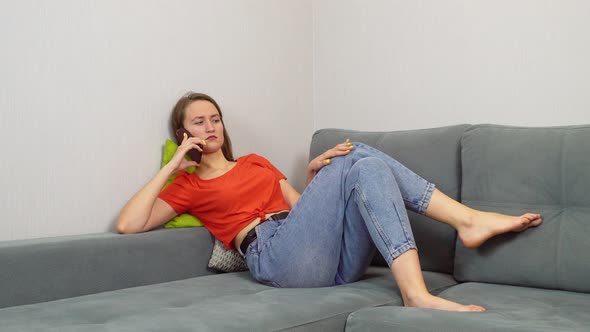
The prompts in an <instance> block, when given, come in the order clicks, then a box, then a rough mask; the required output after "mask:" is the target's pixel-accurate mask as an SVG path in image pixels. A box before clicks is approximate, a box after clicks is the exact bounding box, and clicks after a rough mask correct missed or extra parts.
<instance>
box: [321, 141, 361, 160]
mask: <svg viewBox="0 0 590 332" xmlns="http://www.w3.org/2000/svg"><path fill="white" fill-rule="evenodd" d="M353 149H354V145H353V144H352V143H351V142H350V139H348V138H347V139H346V141H345V142H344V143H340V144H338V145H336V146H335V147H333V148H332V149H330V150H328V151H326V152H325V153H324V154H323V155H322V167H324V166H327V165H330V163H331V162H332V160H331V159H332V158H334V157H339V156H345V155H347V154H348V153H350V151H352V150H353Z"/></svg>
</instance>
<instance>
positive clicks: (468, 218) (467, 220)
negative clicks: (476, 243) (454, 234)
mask: <svg viewBox="0 0 590 332" xmlns="http://www.w3.org/2000/svg"><path fill="white" fill-rule="evenodd" d="M481 213H482V212H481V211H478V210H475V209H471V208H470V209H469V210H468V211H467V212H466V213H465V216H464V217H463V219H462V220H461V227H462V228H471V227H473V225H475V223H476V222H477V220H478V219H480V218H481Z"/></svg>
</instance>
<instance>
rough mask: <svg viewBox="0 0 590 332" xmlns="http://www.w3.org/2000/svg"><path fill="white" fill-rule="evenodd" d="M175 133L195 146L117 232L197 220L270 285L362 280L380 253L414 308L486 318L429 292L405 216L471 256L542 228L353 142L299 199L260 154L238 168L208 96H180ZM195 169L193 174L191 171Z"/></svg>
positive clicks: (316, 164)
mask: <svg viewBox="0 0 590 332" xmlns="http://www.w3.org/2000/svg"><path fill="white" fill-rule="evenodd" d="M171 124H172V127H173V128H172V129H173V130H174V131H175V132H176V131H177V130H179V129H182V128H185V129H186V130H187V131H188V132H189V133H190V134H191V135H192V137H190V135H186V134H185V135H184V139H183V141H182V143H181V144H180V146H179V147H178V150H177V151H176V154H175V155H174V157H173V158H172V160H171V161H170V162H169V163H168V164H167V165H166V166H165V167H163V168H162V169H161V170H160V171H159V172H158V173H157V175H156V176H155V177H154V178H153V179H152V180H151V181H149V182H148V183H147V184H146V185H145V186H144V187H143V188H142V189H141V190H140V191H139V192H138V193H137V194H135V195H134V196H133V197H132V198H131V200H129V202H128V203H127V204H126V205H125V207H124V208H123V209H122V211H121V214H120V216H119V218H118V221H117V229H118V231H119V232H120V233H137V232H145V231H149V230H151V229H154V228H156V227H159V226H161V225H162V224H164V223H165V222H167V221H168V220H170V219H172V218H173V217H174V216H176V215H178V214H182V213H185V212H189V213H191V214H193V215H196V216H198V217H199V219H200V220H201V222H202V223H203V224H204V226H205V227H207V229H208V230H209V231H210V232H211V233H212V234H213V235H214V236H215V237H216V238H218V239H219V240H220V241H221V242H223V243H224V245H225V246H226V247H227V248H236V249H238V251H239V252H240V253H241V254H242V255H244V256H245V259H246V262H247V265H248V267H249V269H250V273H251V274H252V276H253V277H254V278H255V279H256V280H258V281H259V282H261V283H263V284H266V285H270V286H274V287H324V286H333V285H339V284H345V283H350V282H354V281H356V280H358V279H359V278H360V277H361V276H362V275H363V274H364V273H365V270H366V269H367V267H368V265H369V264H370V262H371V260H372V258H373V254H374V251H375V248H377V250H379V251H380V253H381V254H382V255H383V257H384V258H385V260H386V262H387V264H388V265H389V266H390V268H391V272H392V273H393V276H394V278H395V281H396V282H397V285H398V287H399V289H400V291H401V294H402V297H403V301H404V304H405V305H406V306H412V307H422V308H435V309H443V310H454V311H485V308H483V307H481V306H477V305H463V304H459V303H455V302H451V301H447V300H445V299H442V298H439V297H436V296H433V295H431V294H430V293H429V292H428V290H427V288H426V286H425V283H424V279H423V277H422V272H421V269H420V262H419V260H418V254H417V248H416V244H415V242H414V238H413V235H412V230H411V228H410V223H409V219H408V215H407V213H406V208H407V209H410V210H412V211H415V212H417V213H420V214H425V215H426V216H428V217H430V218H432V219H434V220H437V221H440V222H443V223H445V224H448V225H450V226H452V227H453V228H454V229H456V230H457V232H458V236H459V238H460V239H461V240H462V241H463V243H464V245H465V246H466V247H469V248H477V247H478V246H479V245H481V244H482V243H483V242H484V241H486V240H487V239H489V238H491V237H493V236H495V235H498V234H501V233H505V232H510V231H513V232H520V231H523V230H525V229H527V228H528V227H532V226H538V225H539V224H540V223H541V222H542V218H541V215H539V214H533V213H525V214H523V215H522V216H508V215H502V214H496V213H489V212H483V211H478V210H474V209H471V208H469V207H467V206H465V205H463V204H461V203H459V202H457V201H455V200H453V199H451V198H450V197H448V196H446V195H445V194H444V193H442V192H441V191H439V190H438V189H436V188H435V186H434V184H432V183H430V182H428V181H427V180H425V179H423V178H421V177H420V176H418V175H416V174H415V173H414V172H412V171H411V170H409V169H408V168H406V167H405V166H404V165H402V164H400V163H399V162H398V161H396V160H394V159H392V158H391V157H389V156H388V155H386V154H384V153H382V152H381V151H378V150H376V149H374V148H372V147H369V146H367V145H364V144H361V143H351V142H350V141H348V140H347V141H346V142H343V143H341V144H338V145H336V146H335V147H334V148H332V149H330V150H328V151H326V152H324V153H323V154H321V155H320V156H318V157H317V158H315V159H314V160H312V161H311V162H310V163H309V165H308V167H307V175H308V177H307V179H308V181H307V183H308V185H307V188H306V189H305V191H304V192H303V194H299V193H298V192H297V191H296V190H295V189H294V188H293V187H292V186H291V185H290V184H289V183H288V182H287V181H286V177H285V176H284V175H283V174H282V173H281V172H280V171H279V170H278V169H277V168H275V167H274V166H273V165H272V164H271V163H270V162H269V161H268V160H266V159H265V158H263V157H261V156H258V155H256V154H250V155H246V156H243V157H240V158H238V159H237V160H234V157H233V154H232V149H231V142H230V139H229V136H228V134H227V131H226V130H225V127H224V123H223V116H222V113H221V109H220V108H219V106H218V104H217V103H216V102H215V100H213V99H212V98H211V97H209V96H207V95H205V94H200V93H189V94H187V95H185V96H183V97H182V98H180V100H179V101H178V102H177V103H176V105H175V107H174V108H173V110H172V115H171ZM192 149H197V150H198V151H199V152H202V159H201V161H200V163H199V164H198V163H197V162H195V161H188V160H186V159H185V158H184V156H185V154H187V152H189V150H192ZM197 165H198V166H199V167H198V168H197V170H196V171H195V172H194V173H193V174H188V173H187V172H185V171H183V170H184V169H185V168H187V167H190V166H197ZM179 171H181V172H180V173H179V174H178V176H177V178H176V179H175V180H174V181H173V182H172V183H171V184H170V185H169V186H168V187H167V188H166V189H165V190H163V191H161V190H162V188H163V187H164V185H165V183H166V180H167V179H168V178H169V177H170V176H171V175H173V174H175V173H176V172H179Z"/></svg>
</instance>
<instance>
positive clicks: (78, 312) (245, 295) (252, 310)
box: [0, 263, 456, 331]
mask: <svg viewBox="0 0 590 332" xmlns="http://www.w3.org/2000/svg"><path fill="white" fill-rule="evenodd" d="M205 264H206V263H205ZM425 280H426V284H427V286H428V288H429V289H430V290H431V291H432V292H433V293H438V291H439V290H441V289H445V288H448V287H449V286H451V285H454V284H456V283H455V281H454V280H453V278H452V277H451V276H450V275H447V274H441V273H431V272H426V273H425ZM383 304H396V305H399V304H401V298H400V295H399V290H398V289H397V288H396V287H395V282H394V281H393V277H392V276H391V273H390V271H389V269H387V268H383V267H372V268H370V269H369V271H368V272H367V274H366V275H365V277H364V279H363V280H361V281H359V282H355V283H352V284H348V285H341V286H335V287H325V288H307V289H296V288H272V287H268V286H264V285H262V284H260V283H258V282H256V281H255V280H253V279H252V277H251V276H250V274H249V273H248V272H239V273H226V274H219V275H214V276H203V277H199V278H191V279H185V280H179V281H173V282H167V283H160V284H156V285H149V286H141V287H135V288H127V289H123V290H118V291H111V292H104V293H99V294H92V295H86V296H81V297H75V298H69V299H63V300H57V301H53V302H46V303H38V304H30V305H24V306H17V307H11V308H4V309H0V322H2V323H1V326H0V330H2V331H276V330H291V331H303V330H305V331H326V330H332V331H333V330H338V327H340V330H341V328H342V327H343V326H344V322H345V320H346V317H347V315H348V314H349V313H350V312H352V311H355V310H357V309H359V308H363V307H367V306H369V307H370V306H377V305H383Z"/></svg>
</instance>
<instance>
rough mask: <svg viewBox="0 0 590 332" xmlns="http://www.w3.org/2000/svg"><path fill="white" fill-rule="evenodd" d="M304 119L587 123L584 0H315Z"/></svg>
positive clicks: (588, 51) (332, 123)
mask: <svg viewBox="0 0 590 332" xmlns="http://www.w3.org/2000/svg"><path fill="white" fill-rule="evenodd" d="M313 15H314V120H315V125H314V128H315V129H319V128H324V127H343V128H352V129H359V130H396V129H413V128H428V127H437V126H443V125H450V124H458V123H497V124H509V125H525V126H528V125H530V126H552V125H567V124H581V123H590V115H589V114H590V61H589V59H590V19H589V18H590V2H588V1H584V0H578V1H573V0H551V1H538V0H498V1H472V0H447V1H438V0H429V1H428V0H426V1H399V0H396V1H392V0H372V1H364V0H322V1H316V2H314V4H313Z"/></svg>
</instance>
